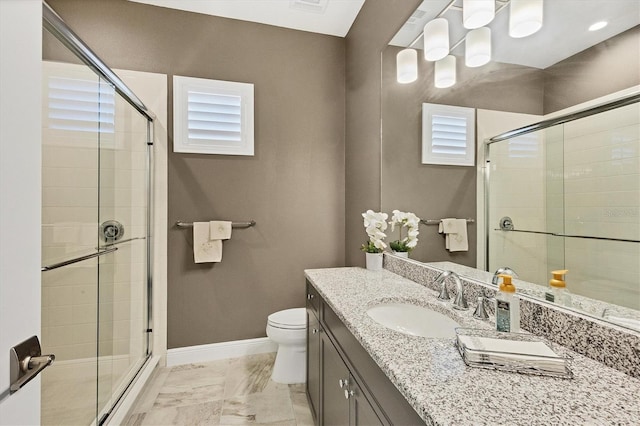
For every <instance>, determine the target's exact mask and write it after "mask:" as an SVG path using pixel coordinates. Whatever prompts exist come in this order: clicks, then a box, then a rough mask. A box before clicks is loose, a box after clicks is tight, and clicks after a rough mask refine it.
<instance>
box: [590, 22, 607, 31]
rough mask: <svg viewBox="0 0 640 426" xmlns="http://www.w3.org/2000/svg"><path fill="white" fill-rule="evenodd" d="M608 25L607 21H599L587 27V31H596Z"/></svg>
mask: <svg viewBox="0 0 640 426" xmlns="http://www.w3.org/2000/svg"><path fill="white" fill-rule="evenodd" d="M608 24H609V23H608V22H607V21H599V22H596V23H594V24H591V26H590V27H589V31H598V30H601V29H603V28H604V27H606V26H607V25H608Z"/></svg>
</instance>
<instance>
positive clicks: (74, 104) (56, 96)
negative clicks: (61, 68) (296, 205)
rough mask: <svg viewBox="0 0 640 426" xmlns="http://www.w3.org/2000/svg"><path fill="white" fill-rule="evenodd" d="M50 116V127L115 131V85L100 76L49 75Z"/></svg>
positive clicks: (104, 131) (86, 130)
mask: <svg viewBox="0 0 640 426" xmlns="http://www.w3.org/2000/svg"><path fill="white" fill-rule="evenodd" d="M47 118H48V123H49V128H51V129H57V130H71V131H80V132H100V133H113V132H114V130H115V124H114V123H115V89H114V88H113V86H111V85H110V84H108V83H104V82H98V81H97V80H93V81H92V80H81V79H74V78H62V77H50V78H49V83H48V117H47Z"/></svg>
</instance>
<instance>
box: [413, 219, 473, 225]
mask: <svg viewBox="0 0 640 426" xmlns="http://www.w3.org/2000/svg"><path fill="white" fill-rule="evenodd" d="M440 222H442V219H420V223H421V224H423V225H439V224H440ZM467 223H476V220H475V219H467Z"/></svg>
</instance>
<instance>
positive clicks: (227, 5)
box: [129, 0, 364, 37]
mask: <svg viewBox="0 0 640 426" xmlns="http://www.w3.org/2000/svg"><path fill="white" fill-rule="evenodd" d="M129 1H135V2H137V3H146V4H150V5H153V6H161V7H167V8H171V9H180V10H186V11H189V12H197V13H204V14H207V15H213V16H222V17H224V18H232V19H239V20H242V21H251V22H259V23H262V24H268V25H275V26H277V27H285V28H292V29H294V30H301V31H309V32H314V33H320V34H328V35H333V36H338V37H344V36H345V35H347V32H349V28H351V24H353V21H354V20H355V19H356V16H358V12H360V8H361V7H362V5H363V4H364V0H129Z"/></svg>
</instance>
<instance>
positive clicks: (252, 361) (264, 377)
mask: <svg viewBox="0 0 640 426" xmlns="http://www.w3.org/2000/svg"><path fill="white" fill-rule="evenodd" d="M274 361H275V354H274V353H266V354H256V355H249V356H245V357H242V358H234V359H232V360H230V363H229V370H228V374H227V380H226V385H225V392H224V395H225V398H228V397H231V396H237V395H248V394H252V393H256V392H262V391H263V390H264V389H265V387H266V386H267V385H268V384H269V381H270V378H271V371H272V370H273V363H274Z"/></svg>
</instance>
